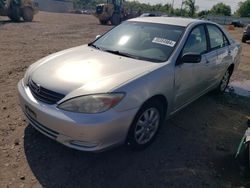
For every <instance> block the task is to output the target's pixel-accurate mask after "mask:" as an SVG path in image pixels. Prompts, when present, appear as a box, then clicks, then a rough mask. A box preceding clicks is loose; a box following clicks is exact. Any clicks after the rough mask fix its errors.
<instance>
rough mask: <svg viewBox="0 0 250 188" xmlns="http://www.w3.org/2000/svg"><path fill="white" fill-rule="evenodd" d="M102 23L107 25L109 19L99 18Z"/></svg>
mask: <svg viewBox="0 0 250 188" xmlns="http://www.w3.org/2000/svg"><path fill="white" fill-rule="evenodd" d="M99 21H100V24H102V25H107V24H108V20H99Z"/></svg>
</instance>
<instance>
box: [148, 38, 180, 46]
mask: <svg viewBox="0 0 250 188" xmlns="http://www.w3.org/2000/svg"><path fill="white" fill-rule="evenodd" d="M152 42H153V43H157V44H162V45H166V46H170V47H174V45H175V44H176V42H175V41H172V40H168V39H164V38H158V37H155V38H154V39H153V41H152Z"/></svg>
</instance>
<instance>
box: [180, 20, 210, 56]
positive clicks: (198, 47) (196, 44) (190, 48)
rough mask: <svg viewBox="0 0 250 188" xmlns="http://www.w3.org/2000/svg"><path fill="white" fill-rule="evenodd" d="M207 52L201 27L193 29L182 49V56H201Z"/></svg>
mask: <svg viewBox="0 0 250 188" xmlns="http://www.w3.org/2000/svg"><path fill="white" fill-rule="evenodd" d="M206 51H207V38H206V32H205V28H204V26H203V25H200V26H198V27H196V28H195V29H193V31H192V32H191V33H190V35H189V37H188V39H187V42H186V44H185V46H184V48H183V51H182V55H184V54H186V53H192V54H203V53H205V52H206Z"/></svg>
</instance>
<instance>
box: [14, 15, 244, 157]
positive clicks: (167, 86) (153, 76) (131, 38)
mask: <svg viewBox="0 0 250 188" xmlns="http://www.w3.org/2000/svg"><path fill="white" fill-rule="evenodd" d="M240 51H241V47H240V45H239V43H238V42H236V41H235V40H233V39H232V38H231V37H230V36H229V34H228V33H227V32H226V31H225V30H224V28H223V27H221V26H219V25H217V24H215V23H213V22H208V21H204V20H202V21H201V20H194V19H184V18H173V17H172V18H169V17H145V18H135V19H132V20H129V21H126V22H124V23H122V24H121V25H119V26H117V27H115V28H113V29H112V30H110V31H109V32H107V33H105V34H104V35H102V36H100V37H98V38H97V39H96V40H95V41H93V42H91V43H90V44H88V45H83V46H78V47H75V48H71V49H67V50H64V51H61V52H57V53H55V54H52V55H50V56H48V57H45V58H43V59H41V60H39V61H37V62H36V63H34V64H33V65H31V66H30V67H29V68H28V70H27V72H26V74H25V76H24V78H23V79H22V80H21V81H20V82H19V83H18V91H19V96H20V104H21V107H22V110H23V111H24V113H25V115H26V117H27V118H28V120H29V122H30V124H31V125H32V126H33V127H35V128H36V129H37V130H38V131H40V132H41V133H43V134H44V135H46V136H48V137H50V138H52V139H54V140H56V141H58V142H60V143H62V144H64V145H66V146H68V147H71V148H74V149H78V150H82V151H95V152H97V151H102V150H104V149H107V148H110V147H113V146H116V145H120V144H123V143H128V144H129V145H130V146H131V147H132V148H134V149H142V148H145V147H146V146H148V145H149V144H151V143H152V142H153V140H154V138H155V137H156V135H157V132H158V131H159V128H160V126H161V125H162V123H163V122H164V120H165V118H168V117H170V116H171V115H173V114H174V113H175V112H177V111H179V110H180V109H182V108H183V107H185V106H186V105H188V104H189V103H191V102H192V101H194V100H196V99H197V98H199V97H200V96H202V95H203V94H205V93H207V92H208V91H211V90H215V91H216V92H218V93H221V92H224V90H225V89H226V87H227V84H228V82H229V79H230V76H231V75H232V73H233V71H234V70H235V69H236V68H237V66H238V64H239V58H240V55H239V54H240Z"/></svg>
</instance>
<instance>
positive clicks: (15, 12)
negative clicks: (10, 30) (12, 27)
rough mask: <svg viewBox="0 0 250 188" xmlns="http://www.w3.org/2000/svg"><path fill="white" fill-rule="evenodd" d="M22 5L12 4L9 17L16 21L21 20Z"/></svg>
mask: <svg viewBox="0 0 250 188" xmlns="http://www.w3.org/2000/svg"><path fill="white" fill-rule="evenodd" d="M20 14H21V12H20V7H19V6H18V5H12V6H11V8H10V13H9V15H8V17H9V18H10V19H11V20H12V21H14V22H20V18H21V16H20Z"/></svg>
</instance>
